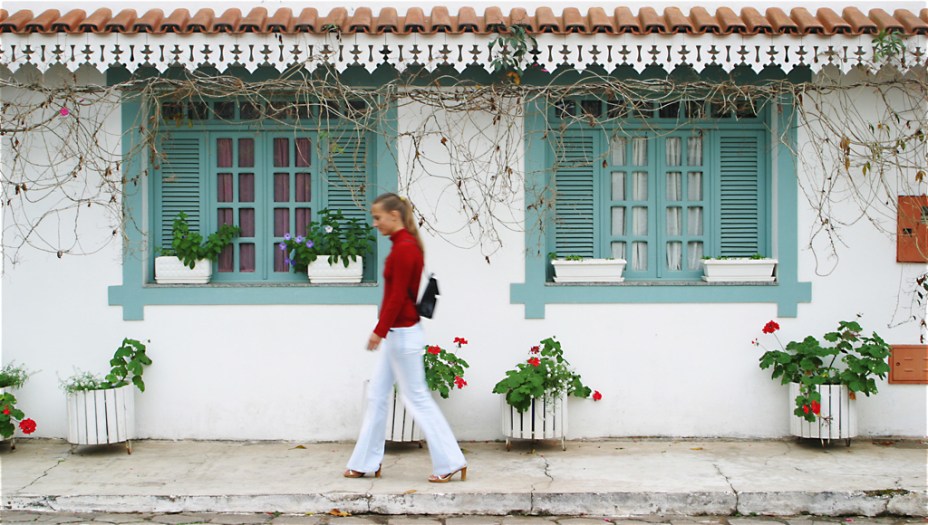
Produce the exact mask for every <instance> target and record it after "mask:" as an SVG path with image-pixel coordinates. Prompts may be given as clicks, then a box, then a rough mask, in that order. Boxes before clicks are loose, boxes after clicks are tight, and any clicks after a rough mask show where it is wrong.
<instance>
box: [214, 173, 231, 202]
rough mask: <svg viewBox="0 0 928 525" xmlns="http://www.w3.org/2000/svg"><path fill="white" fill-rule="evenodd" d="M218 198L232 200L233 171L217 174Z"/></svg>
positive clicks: (224, 200)
mask: <svg viewBox="0 0 928 525" xmlns="http://www.w3.org/2000/svg"><path fill="white" fill-rule="evenodd" d="M216 200H217V201H219V202H232V174H231V173H220V174H218V175H216Z"/></svg>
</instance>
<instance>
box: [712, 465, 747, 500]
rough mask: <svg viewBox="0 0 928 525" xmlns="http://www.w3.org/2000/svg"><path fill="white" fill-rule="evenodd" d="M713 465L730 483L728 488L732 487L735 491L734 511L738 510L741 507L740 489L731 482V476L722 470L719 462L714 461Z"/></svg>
mask: <svg viewBox="0 0 928 525" xmlns="http://www.w3.org/2000/svg"><path fill="white" fill-rule="evenodd" d="M712 466H713V467H715V471H716V472H718V473H719V475H720V476H722V477H723V478H725V482H726V483H728V488H730V489H731V491H732V492H734V493H735V509H734V511H735V512H738V510H739V508H740V507H741V494H739V493H738V490H737V489H736V488H735V486H734V485H733V484H732V483H731V478H729V477H728V476H726V475H725V473H724V472H722V468H721V467H719V465H718V464H717V463H713V464H712Z"/></svg>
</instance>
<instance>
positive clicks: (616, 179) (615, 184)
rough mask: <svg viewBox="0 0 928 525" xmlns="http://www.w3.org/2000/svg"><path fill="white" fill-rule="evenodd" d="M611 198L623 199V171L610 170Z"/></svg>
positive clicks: (615, 199)
mask: <svg viewBox="0 0 928 525" xmlns="http://www.w3.org/2000/svg"><path fill="white" fill-rule="evenodd" d="M612 200H614V201H624V200H625V172H624V171H613V172H612Z"/></svg>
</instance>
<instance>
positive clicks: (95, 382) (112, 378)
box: [62, 338, 151, 394]
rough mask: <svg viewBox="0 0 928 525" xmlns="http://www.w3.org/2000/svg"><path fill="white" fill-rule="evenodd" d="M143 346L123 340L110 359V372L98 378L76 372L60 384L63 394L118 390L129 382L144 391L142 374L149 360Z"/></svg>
mask: <svg viewBox="0 0 928 525" xmlns="http://www.w3.org/2000/svg"><path fill="white" fill-rule="evenodd" d="M145 351H146V347H145V345H144V344H143V343H142V342H140V341H138V340H136V339H129V338H126V339H123V340H122V344H121V345H120V346H119V347H118V348H117V349H116V352H115V353H114V354H113V358H112V359H110V367H111V369H110V372H109V373H108V374H106V376H105V377H103V378H100V377H99V376H96V375H94V374H91V373H89V372H81V371H78V372H76V373H75V374H74V375H72V376H71V377H69V378H68V379H66V380H65V381H63V382H62V387H63V388H64V390H65V392H67V393H69V394H71V393H73V392H79V391H83V390H102V389H105V388H119V387H121V386H125V385H128V384H129V383H130V382H131V383H132V384H133V385H135V386H136V388H138V389H139V391H141V392H144V391H145V382H144V381H143V380H142V373H143V371H144V369H145V367H146V366H148V365H150V364H151V358H149V357H148V354H146V353H145Z"/></svg>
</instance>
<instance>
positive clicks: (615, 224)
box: [612, 206, 625, 235]
mask: <svg viewBox="0 0 928 525" xmlns="http://www.w3.org/2000/svg"><path fill="white" fill-rule="evenodd" d="M612 235H625V207H624V206H616V207H615V208H612Z"/></svg>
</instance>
